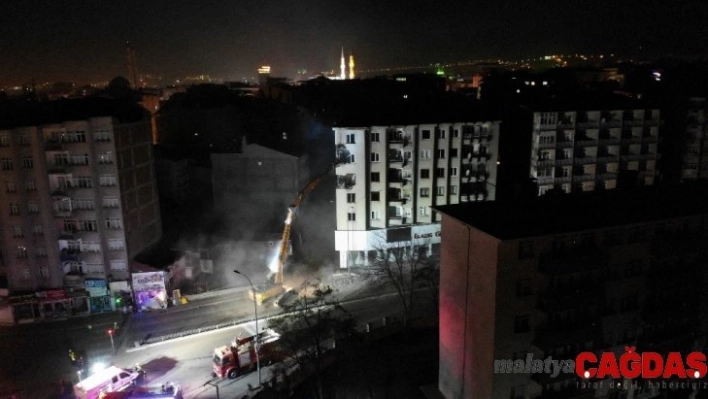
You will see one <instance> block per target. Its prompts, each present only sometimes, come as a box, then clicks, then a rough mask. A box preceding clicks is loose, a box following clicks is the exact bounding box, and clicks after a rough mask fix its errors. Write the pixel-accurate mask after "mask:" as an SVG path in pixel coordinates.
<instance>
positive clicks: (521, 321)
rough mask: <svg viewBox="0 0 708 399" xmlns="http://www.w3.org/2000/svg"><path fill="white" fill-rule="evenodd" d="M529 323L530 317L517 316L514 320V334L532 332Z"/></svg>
mask: <svg viewBox="0 0 708 399" xmlns="http://www.w3.org/2000/svg"><path fill="white" fill-rule="evenodd" d="M529 322H530V318H529V316H528V315H523V316H516V317H515V318H514V333H515V334H520V333H525V332H529V331H531V325H530V324H529Z"/></svg>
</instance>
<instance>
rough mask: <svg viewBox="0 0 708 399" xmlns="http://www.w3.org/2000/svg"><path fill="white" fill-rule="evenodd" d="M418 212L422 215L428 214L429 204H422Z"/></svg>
mask: <svg viewBox="0 0 708 399" xmlns="http://www.w3.org/2000/svg"><path fill="white" fill-rule="evenodd" d="M418 214H419V215H420V216H428V207H427V206H421V207H420V208H419V209H418Z"/></svg>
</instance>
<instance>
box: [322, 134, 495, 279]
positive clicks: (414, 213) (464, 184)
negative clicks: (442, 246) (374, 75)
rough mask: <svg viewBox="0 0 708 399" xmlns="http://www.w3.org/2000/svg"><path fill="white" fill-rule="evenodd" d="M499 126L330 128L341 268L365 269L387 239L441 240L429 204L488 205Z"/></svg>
mask: <svg viewBox="0 0 708 399" xmlns="http://www.w3.org/2000/svg"><path fill="white" fill-rule="evenodd" d="M499 128H500V122H499V121H477V122H468V123H435V124H417V125H400V126H370V127H336V128H334V135H335V144H336V151H337V154H336V156H337V161H338V162H342V163H343V164H342V165H341V166H339V167H338V168H337V190H336V204H337V213H336V218H337V227H336V231H335V249H336V250H337V251H338V252H339V264H340V267H342V268H345V267H350V266H355V265H367V264H368V262H369V255H370V251H374V250H377V249H382V248H383V247H385V245H386V243H387V242H394V241H411V240H414V239H426V240H429V241H427V242H428V244H429V245H430V246H431V248H429V250H430V251H434V250H435V248H433V247H432V246H434V245H436V244H438V243H439V242H440V234H439V233H440V225H439V224H438V223H436V222H439V220H440V219H436V217H435V216H434V215H433V214H432V212H431V210H430V207H431V206H435V205H444V204H457V203H460V202H473V201H483V200H493V199H494V198H495V190H496V181H497V160H498V152H497V151H498V143H499Z"/></svg>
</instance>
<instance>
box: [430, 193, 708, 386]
mask: <svg viewBox="0 0 708 399" xmlns="http://www.w3.org/2000/svg"><path fill="white" fill-rule="evenodd" d="M673 190H674V191H672V192H670V193H667V192H661V191H659V190H658V189H656V188H643V190H636V189H635V190H629V191H623V190H614V191H612V192H605V193H585V194H580V195H578V196H576V195H572V194H571V195H568V196H562V197H560V198H559V197H541V198H538V199H537V200H535V201H529V202H526V203H518V202H517V203H511V202H509V203H506V202H498V201H495V202H493V203H488V202H486V203H478V204H457V205H446V206H440V207H435V210H436V211H437V212H439V213H440V214H441V215H442V243H441V255H440V265H441V270H440V371H439V373H440V374H439V390H440V392H441V393H442V394H443V396H444V397H446V398H476V397H480V398H539V397H544V398H556V397H557V398H574V397H597V398H600V397H603V398H606V397H618V396H612V395H617V394H620V396H619V397H623V396H621V395H628V397H632V396H631V395H632V394H631V393H629V392H627V391H624V392H620V391H621V390H618V389H608V388H609V387H610V386H611V384H610V382H611V381H604V383H603V384H596V385H594V386H582V385H579V384H578V381H579V380H578V379H577V378H576V375H575V374H574V373H560V374H559V375H557V376H551V375H549V374H548V373H538V372H537V373H529V372H526V373H523V372H521V373H517V374H514V373H509V372H506V373H505V372H504V371H501V372H497V371H498V370H495V361H504V360H511V361H515V360H522V361H523V360H525V359H528V356H532V358H533V359H547V358H548V357H549V356H550V357H552V358H553V359H556V360H565V359H575V357H576V356H577V355H578V354H579V353H580V352H583V351H594V352H596V353H597V352H603V351H613V352H615V353H617V354H621V353H624V347H625V345H627V346H635V347H636V348H637V349H636V350H637V352H659V353H664V354H665V353H667V352H669V351H675V352H684V353H686V352H690V351H693V350H700V351H703V350H705V345H706V333H707V331H708V330H707V329H706V320H708V318H707V317H706V316H708V314H707V309H708V308H707V307H706V299H705V295H703V291H704V286H705V283H706V270H705V267H704V266H705V262H706V260H708V205H706V204H707V202H706V200H707V199H708V190H706V189H705V187H704V188H702V189H689V188H674V189H673ZM639 386H642V385H641V382H640V383H639ZM648 388H649V387H648V386H643V387H642V391H641V392H635V393H634V394H635V397H646V398H649V397H655V396H656V395H658V392H656V391H655V390H651V389H648ZM639 393H641V394H642V395H644V396H641V395H640V396H636V395H637V394H639ZM582 395H586V396H582ZM587 395H590V396H587ZM685 397H688V396H685Z"/></svg>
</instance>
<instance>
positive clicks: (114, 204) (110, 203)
mask: <svg viewBox="0 0 708 399" xmlns="http://www.w3.org/2000/svg"><path fill="white" fill-rule="evenodd" d="M101 206H103V207H104V208H118V197H103V200H102V201H101Z"/></svg>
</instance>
